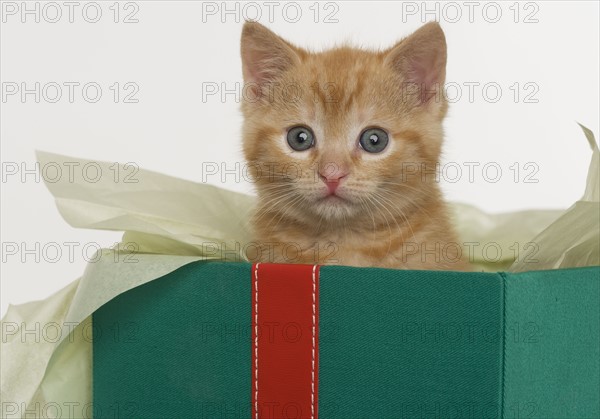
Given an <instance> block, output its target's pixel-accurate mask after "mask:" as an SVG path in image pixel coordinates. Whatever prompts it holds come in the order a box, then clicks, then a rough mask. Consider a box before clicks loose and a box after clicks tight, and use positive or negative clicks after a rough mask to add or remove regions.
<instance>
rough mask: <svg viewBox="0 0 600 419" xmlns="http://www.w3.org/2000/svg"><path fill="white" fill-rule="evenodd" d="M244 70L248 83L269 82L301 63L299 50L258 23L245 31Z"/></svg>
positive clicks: (244, 29) (250, 25)
mask: <svg viewBox="0 0 600 419" xmlns="http://www.w3.org/2000/svg"><path fill="white" fill-rule="evenodd" d="M241 52H242V71H243V74H244V81H245V82H246V83H251V82H253V83H258V84H262V83H268V82H272V81H274V80H275V79H277V78H278V77H279V76H280V75H281V74H282V73H283V72H285V71H286V70H288V69H289V68H292V67H293V66H295V65H297V64H299V63H300V56H299V50H298V49H297V48H296V47H294V46H293V45H291V44H289V43H288V42H286V41H284V40H283V39H282V38H280V37H279V36H277V35H276V34H274V33H273V32H271V31H270V30H269V29H267V28H265V27H264V26H263V25H261V24H260V23H257V22H246V23H245V24H244V28H243V30H242V42H241Z"/></svg>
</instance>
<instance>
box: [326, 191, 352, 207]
mask: <svg viewBox="0 0 600 419" xmlns="http://www.w3.org/2000/svg"><path fill="white" fill-rule="evenodd" d="M319 201H321V202H327V203H332V204H335V203H340V204H341V203H344V204H349V203H350V201H349V200H347V199H346V198H343V197H341V196H339V195H337V194H335V193H332V194H328V195H325V196H323V197H321V198H319Z"/></svg>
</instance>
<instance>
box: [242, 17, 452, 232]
mask: <svg viewBox="0 0 600 419" xmlns="http://www.w3.org/2000/svg"><path fill="white" fill-rule="evenodd" d="M241 53H242V64H243V75H244V82H245V87H244V91H243V103H242V112H243V114H244V129H243V137H244V154H245V156H246V159H247V160H248V162H249V166H248V167H249V169H250V173H251V174H252V176H253V177H254V180H255V184H256V187H257V190H258V194H259V202H260V204H261V205H263V206H264V207H269V206H270V207H273V208H277V209H278V212H279V213H280V214H281V216H282V217H290V218H291V219H293V220H296V221H297V222H301V223H304V222H314V221H315V220H319V219H323V220H327V221H329V222H330V223H332V222H333V223H334V224H335V222H336V221H339V222H343V223H347V222H349V221H351V220H355V221H356V220H358V219H359V217H363V218H365V217H366V219H367V220H368V222H369V223H370V222H371V218H373V219H375V218H376V217H377V218H382V217H383V218H385V217H387V216H389V215H390V214H389V213H390V211H397V210H398V209H399V210H400V211H402V208H404V209H406V208H408V207H411V206H415V205H416V206H422V205H423V203H425V202H427V200H428V199H434V197H437V187H436V186H435V176H434V175H433V174H432V172H431V171H432V170H433V167H434V166H435V164H436V163H437V161H438V158H439V155H440V147H441V142H442V120H443V118H444V116H445V114H446V109H447V102H446V100H445V98H444V97H443V94H442V89H441V88H440V86H443V83H444V79H445V67H446V42H445V38H444V34H443V32H442V30H441V28H440V26H439V25H438V24H437V23H428V24H426V25H424V26H423V27H421V28H420V29H419V30H417V31H416V32H415V33H413V34H412V35H410V36H409V37H407V38H405V39H403V40H401V41H400V42H398V43H397V44H396V45H394V46H393V47H391V48H389V49H387V50H385V51H365V50H361V49H355V48H351V47H338V48H334V49H331V50H327V51H324V52H320V53H313V52H309V51H306V50H304V49H301V48H298V47H296V46H294V45H292V44H290V43H289V42H287V41H285V40H283V39H282V38H280V37H279V36H277V35H275V34H274V33H273V32H271V31H270V30H268V29H267V28H265V27H264V26H262V25H260V24H258V23H254V22H246V24H245V26H244V29H243V33H242V41H241ZM424 172H428V174H426V173H425V174H424ZM385 211H387V215H386V212H385Z"/></svg>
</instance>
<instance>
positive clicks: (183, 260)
mask: <svg viewBox="0 0 600 419" xmlns="http://www.w3.org/2000/svg"><path fill="white" fill-rule="evenodd" d="M584 130H585V129H584ZM585 131H586V135H587V136H588V140H589V141H590V144H591V145H592V148H593V150H594V154H593V159H592V164H591V166H590V172H589V174H588V179H587V188H586V192H585V195H584V197H583V199H582V201H579V202H577V203H576V204H575V205H574V206H573V207H571V208H570V209H568V210H567V211H533V210H532V211H520V212H515V213H508V214H496V215H490V214H486V213H485V212H483V211H480V210H478V209H477V208H475V207H473V206H471V205H465V204H452V206H451V207H452V210H453V212H454V220H455V223H456V226H457V230H458V232H459V235H460V237H461V244H463V245H466V246H472V247H473V248H474V249H477V248H478V249H479V251H475V252H473V254H472V255H471V256H473V259H472V262H473V263H474V265H475V266H476V267H478V268H480V269H483V270H491V271H494V270H504V269H506V268H507V267H509V266H510V265H511V264H513V262H514V264H513V265H512V266H511V268H510V269H511V270H512V271H519V270H531V269H548V268H553V267H554V268H555V267H567V266H588V265H597V264H598V259H599V258H598V251H599V250H598V237H599V234H600V232H599V231H598V228H599V227H598V224H599V222H600V220H599V218H600V213H599V209H598V197H599V195H600V193H599V192H598V185H599V184H600V182H599V180H598V176H599V174H598V148H597V146H596V144H595V141H594V139H593V136H592V135H591V132H589V130H585ZM38 160H39V162H40V165H42V166H43V165H45V164H49V163H50V164H57V165H60V166H61V167H68V166H69V165H79V167H83V166H85V165H86V164H88V165H94V166H95V167H96V168H100V171H101V172H102V173H104V174H107V176H101V177H100V179H99V180H98V181H97V182H86V181H84V180H83V179H72V178H69V177H67V176H64V177H60V178H59V179H58V180H57V181H56V182H54V179H48V178H46V177H45V179H44V180H45V181H46V185H47V187H48V189H49V190H50V192H51V193H52V194H53V195H54V197H55V199H56V204H57V206H58V209H59V211H60V213H61V215H62V216H63V218H64V219H65V220H66V221H67V222H68V223H69V224H70V225H72V226H73V227H80V228H91V229H104V230H116V231H124V232H125V233H124V235H123V240H122V241H121V243H120V244H119V246H118V247H117V248H116V249H103V250H102V251H101V252H99V253H98V255H97V257H96V258H94V261H93V262H90V263H89V264H88V266H87V268H86V270H85V272H84V274H83V276H82V277H81V278H80V279H79V280H77V281H74V282H73V283H72V284H70V285H69V286H67V287H65V288H64V289H62V290H60V291H59V292H57V293H56V294H54V295H52V296H51V297H49V298H48V299H46V300H44V301H38V302H33V303H28V304H22V305H19V306H10V307H9V310H8V312H7V314H6V316H5V317H4V319H3V320H2V330H3V341H2V343H1V349H2V351H1V361H2V371H1V375H0V378H1V396H2V402H3V403H2V409H3V411H2V417H20V416H23V415H24V414H25V413H27V412H32V411H36V410H35V409H36V408H39V409H43V408H44V406H46V407H47V406H51V405H52V406H54V404H56V403H60V404H59V407H61V413H62V417H67V416H65V415H66V413H67V412H75V413H73V414H74V415H75V416H76V417H81V416H83V417H86V416H87V415H88V414H89V403H91V343H90V338H89V337H90V328H89V321H90V316H91V314H92V313H93V312H94V311H95V310H96V309H97V308H98V307H100V306H102V305H103V304H105V303H106V302H108V301H110V300H111V299H113V298H114V297H116V296H117V295H119V294H121V293H123V292H125V291H127V290H129V289H131V288H134V287H136V286H139V285H142V284H144V283H146V282H149V281H152V280H154V279H156V278H159V277H161V276H163V275H165V274H167V273H169V272H172V271H173V270H175V269H177V268H179V267H181V266H183V265H185V264H187V263H190V262H193V261H196V260H205V259H224V260H237V261H240V260H246V259H245V256H244V252H243V248H244V246H245V245H246V244H248V243H249V242H250V237H251V236H250V229H249V226H248V220H249V214H250V212H251V210H252V208H253V207H254V202H255V198H254V197H252V196H248V195H244V194H240V193H235V192H231V191H227V190H224V189H220V188H217V187H214V186H210V185H206V184H198V183H194V182H189V181H185V180H181V179H176V178H173V177H169V176H165V175H161V174H158V173H154V172H150V171H145V170H139V171H138V170H132V166H131V165H120V166H118V168H117V167H116V166H115V165H114V163H105V162H95V161H91V160H84V159H76V158H71V157H66V156H60V155H56V154H50V153H42V152H40V153H38ZM117 169H118V170H117ZM134 169H135V168H134ZM115 173H120V174H121V175H122V176H120V177H118V179H117V178H115V177H114V176H113V175H114V174H115ZM124 174H127V176H124ZM489 243H493V245H494V246H497V247H498V248H500V249H501V256H500V257H499V258H498V259H497V260H493V261H491V260H489V259H486V258H485V257H483V254H482V252H481V248H482V247H483V246H485V245H486V244H489ZM515 243H517V244H518V246H520V247H522V246H523V244H527V243H534V244H537V245H538V247H539V250H538V252H537V253H536V257H537V258H538V259H539V262H538V263H536V264H531V263H528V264H526V263H523V261H522V259H526V258H523V257H522V255H517V254H516V253H515V246H514V245H515ZM515 256H519V257H518V258H517V260H516V261H515ZM50 323H56V324H58V325H60V329H61V331H62V335H61V336H60V337H59V338H58V339H52V341H51V340H49V339H41V340H38V341H37V342H30V341H27V339H24V338H23V333H22V331H23V330H24V329H26V330H31V329H32V328H34V327H36V326H35V325H36V324H39V325H41V326H42V327H43V325H47V324H50ZM75 327H77V328H76V329H75ZM73 329H75V331H74V332H72V333H71V334H69V333H68V332H70V331H72V330H73ZM5 332H7V333H5ZM4 337H5V338H4ZM15 409H16V410H15ZM73 409H74V410H73ZM43 414H45V415H46V416H49V417H52V416H51V415H52V411H51V410H48V411H44V412H43Z"/></svg>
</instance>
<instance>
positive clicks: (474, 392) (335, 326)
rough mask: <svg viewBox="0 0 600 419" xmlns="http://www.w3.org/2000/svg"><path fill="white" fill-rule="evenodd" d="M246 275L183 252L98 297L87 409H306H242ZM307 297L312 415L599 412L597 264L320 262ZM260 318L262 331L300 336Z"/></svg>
mask: <svg viewBox="0 0 600 419" xmlns="http://www.w3.org/2000/svg"><path fill="white" fill-rule="evenodd" d="M297 266H299V265H297ZM283 269H284V271H282V272H287V271H290V274H291V271H293V270H294V269H296V268H295V267H294V266H292V265H289V266H284V267H283ZM253 274H254V267H253V265H251V264H248V263H231V262H229V263H223V262H194V263H190V264H187V265H185V266H183V267H181V268H179V269H177V270H175V271H173V272H172V273H169V274H168V275H165V276H163V277H161V278H159V279H157V280H154V281H152V282H149V283H146V284H144V285H142V286H139V287H137V288H133V289H131V290H129V291H127V292H125V293H123V294H121V295H119V296H118V297H116V298H114V299H113V300H112V301H110V302H108V303H106V304H105V305H104V306H102V307H101V308H100V309H98V310H97V311H96V312H95V313H94V315H93V324H94V340H93V402H94V417H96V418H105V417H136V418H146V417H147V418H156V417H161V418H163V417H164V418H181V417H195V418H249V417H316V416H317V415H315V414H314V413H313V414H311V412H310V411H307V410H306V409H304V410H303V411H301V410H300V409H299V408H298V406H295V405H293V406H286V405H285V404H282V403H279V404H278V401H277V400H269V401H268V402H269V403H270V405H269V406H264V405H263V406H259V407H258V410H259V411H260V416H258V415H256V411H255V410H253V404H254V402H255V400H253V394H254V387H253V380H254V376H253V373H252V371H253V367H254V362H255V361H253V346H254V344H255V342H254V340H253V335H252V331H253V321H252V320H253V313H254V311H253V307H252V306H253V292H254V288H253V285H252V284H253V281H254V280H255V278H254V276H253ZM280 276H281V278H280V279H279V280H278V281H279V282H280V283H282V284H283V283H285V281H290V280H291V279H290V278H287V275H280ZM317 293H318V325H317V327H318V371H317V373H318V397H317V400H316V401H315V405H316V406H318V416H319V417H322V418H329V417H331V418H430V417H431V418H525V417H528V418H597V417H600V401H599V399H600V396H599V395H600V353H599V345H598V341H599V337H600V335H599V330H600V299H599V295H600V267H589V268H574V269H560V270H549V271H532V272H522V273H517V274H513V273H503V272H499V273H484V272H471V273H464V272H438V271H403V270H391V269H378V268H351V267H343V266H321V267H320V268H319V279H318V289H317ZM265 298H266V297H265ZM259 301H260V300H259ZM263 302H264V303H265V305H266V304H268V303H269V301H262V302H261V303H263ZM272 303H274V304H277V303H278V302H277V301H273V302H272ZM279 309H280V310H282V311H285V307H283V308H282V307H280V308H279ZM262 326H264V325H261V327H262ZM271 326H272V327H271V329H270V330H269V331H267V332H268V333H267V332H265V336H266V335H268V334H270V335H272V336H271V337H272V338H273V339H274V341H275V340H277V339H280V340H281V341H286V340H287V343H290V342H292V343H293V340H294V339H295V336H298V331H297V330H296V328H290V327H288V326H289V325H287V324H285V323H279V324H277V323H273V324H272V325H271ZM286 328H287V329H286ZM303 332H305V333H309V332H310V330H304V331H303ZM286 348H292V346H289V345H288V346H285V344H282V345H281V346H280V349H278V350H280V351H286V350H287V349H286ZM284 355H285V354H284ZM301 370H302V368H301ZM271 373H273V374H274V379H275V380H280V381H279V382H280V383H281V385H284V386H285V385H287V384H290V381H291V380H294V379H295V378H294V377H289V376H287V377H286V376H285V375H284V374H283V373H281V375H280V376H278V375H277V374H278V372H277V371H274V372H271ZM259 399H260V396H259Z"/></svg>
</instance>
